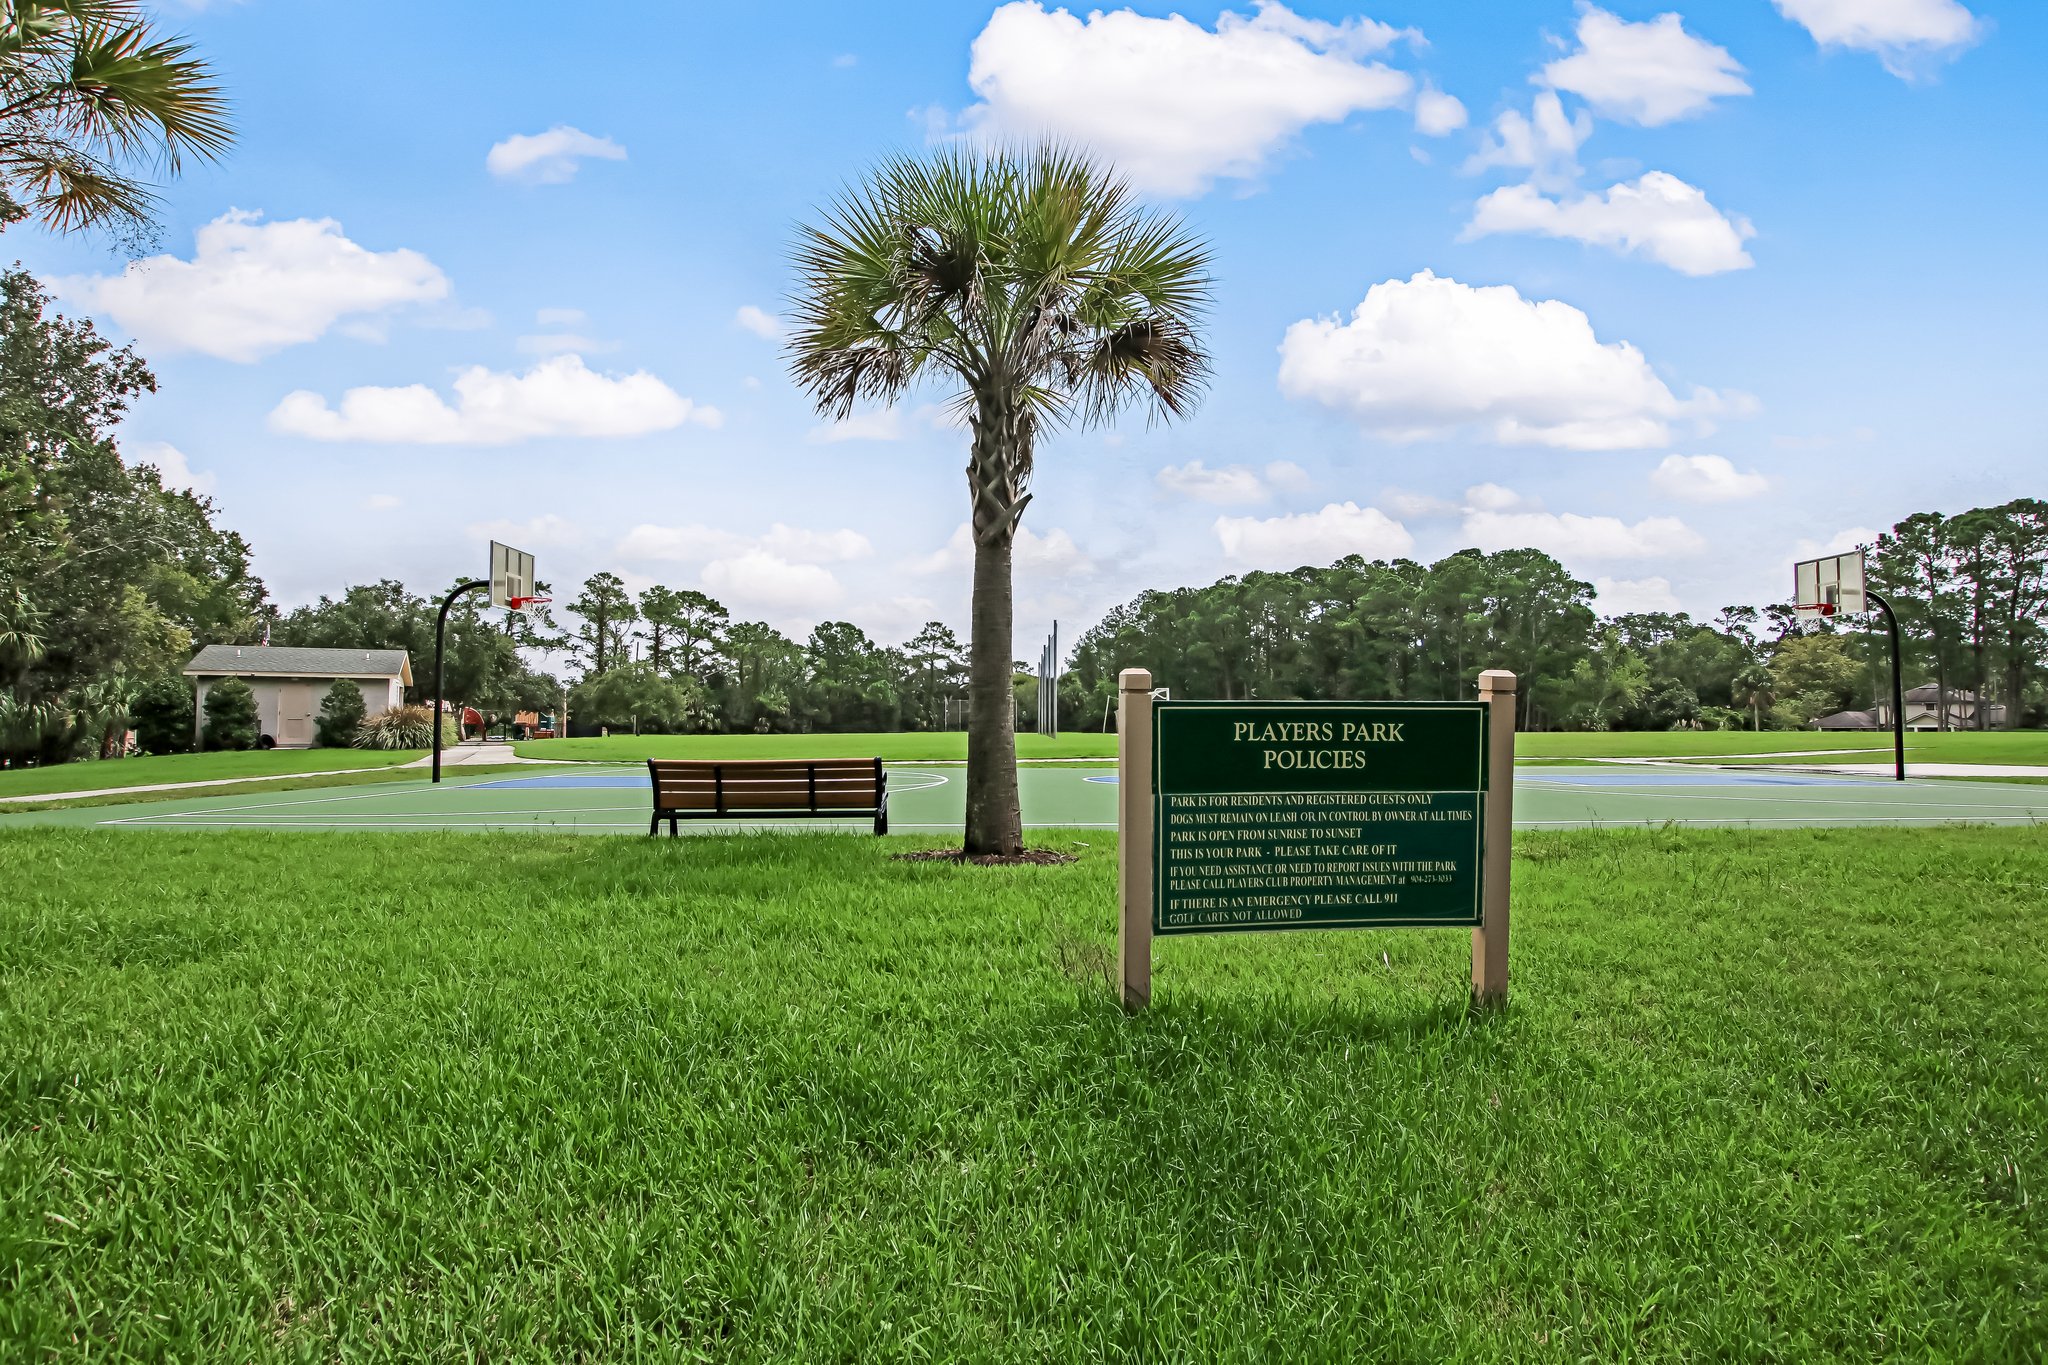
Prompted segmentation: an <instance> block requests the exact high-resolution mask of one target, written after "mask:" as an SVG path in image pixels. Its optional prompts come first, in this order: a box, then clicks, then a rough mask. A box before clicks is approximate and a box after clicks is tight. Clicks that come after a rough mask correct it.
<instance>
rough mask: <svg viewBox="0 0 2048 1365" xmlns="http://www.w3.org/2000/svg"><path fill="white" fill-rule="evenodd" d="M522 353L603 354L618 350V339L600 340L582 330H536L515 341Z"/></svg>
mask: <svg viewBox="0 0 2048 1365" xmlns="http://www.w3.org/2000/svg"><path fill="white" fill-rule="evenodd" d="M515 344H516V345H517V346H518V347H519V353H520V354H521V355H602V354H604V353H605V352H606V351H616V350H618V349H619V343H618V342H616V341H600V340H599V339H598V338H596V337H590V336H584V335H583V334H582V333H581V332H536V333H532V334H529V335H527V336H523V337H521V338H519V340H518V341H517V342H516V343H515Z"/></svg>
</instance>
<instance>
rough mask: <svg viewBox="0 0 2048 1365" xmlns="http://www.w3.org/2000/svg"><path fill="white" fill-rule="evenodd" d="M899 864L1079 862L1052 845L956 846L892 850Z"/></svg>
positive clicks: (1036, 865)
mask: <svg viewBox="0 0 2048 1365" xmlns="http://www.w3.org/2000/svg"><path fill="white" fill-rule="evenodd" d="M889 857H890V858H891V859H892V860H893V861H895V862H899V863H972V864H974V865H975V866H976V867H1026V866H1029V867H1051V866H1055V865H1057V864H1059V863H1072V862H1078V861H1080V860H1079V859H1078V858H1076V857H1075V856H1074V855H1073V854H1071V853H1060V852H1056V851H1055V850H1053V849H1049V848H1027V849H1025V850H1024V851H1023V852H1022V853H975V854H966V853H962V852H961V851H960V850H959V849H957V848H921V849H918V850H917V851H916V852H915V853H892V854H890V855H889Z"/></svg>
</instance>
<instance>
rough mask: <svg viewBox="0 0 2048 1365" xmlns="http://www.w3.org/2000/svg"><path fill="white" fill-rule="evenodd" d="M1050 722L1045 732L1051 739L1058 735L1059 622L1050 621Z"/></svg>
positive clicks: (1056, 737)
mask: <svg viewBox="0 0 2048 1365" xmlns="http://www.w3.org/2000/svg"><path fill="white" fill-rule="evenodd" d="M1050 715H1051V718H1052V719H1051V723H1050V726H1049V728H1048V729H1047V730H1046V734H1047V735H1049V736H1050V737H1051V738H1053V739H1058V738H1059V737H1060V623H1059V622H1057V621H1055V622H1053V623H1052V711H1051V712H1050Z"/></svg>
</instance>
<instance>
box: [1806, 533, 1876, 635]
mask: <svg viewBox="0 0 2048 1365" xmlns="http://www.w3.org/2000/svg"><path fill="white" fill-rule="evenodd" d="M1792 605H1793V606H1794V607H1795V608H1796V609H1797V610H1798V612H1799V619H1800V620H1802V621H1818V620H1821V619H1822V618H1824V617H1828V616H1836V615H1855V614H1859V613H1861V612H1864V611H1868V610H1869V604H1868V602H1867V601H1866V600H1865V596H1864V591H1863V551H1861V550H1851V551H1849V553H1847V554H1840V555H1823V556H1822V557H1821V558H1819V559H1805V560H1801V561H1800V562H1799V563H1798V564H1796V565H1794V566H1793V569H1792Z"/></svg>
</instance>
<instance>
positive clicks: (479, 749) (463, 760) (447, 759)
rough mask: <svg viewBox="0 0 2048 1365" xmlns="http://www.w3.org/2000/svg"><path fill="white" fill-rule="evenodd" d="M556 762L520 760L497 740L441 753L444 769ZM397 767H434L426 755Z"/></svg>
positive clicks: (468, 744) (508, 746)
mask: <svg viewBox="0 0 2048 1365" xmlns="http://www.w3.org/2000/svg"><path fill="white" fill-rule="evenodd" d="M558 761H559V760H556V759H549V758H521V757H520V756H519V755H518V754H515V753H513V752H512V746H511V745H510V744H505V743H501V742H499V741H497V740H490V741H479V742H476V743H470V742H467V741H465V742H464V743H461V744H457V745H455V746H453V747H452V748H447V749H443V750H442V751H441V766H442V767H444V768H457V767H462V766H464V765H466V764H470V763H546V764H550V765H552V764H554V763H556V762H558ZM398 766H399V767H401V768H431V767H433V766H434V756H433V755H432V754H428V755H427V756H426V757H425V758H416V759H414V760H413V761H412V762H410V763H401V764H399V765H398Z"/></svg>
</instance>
